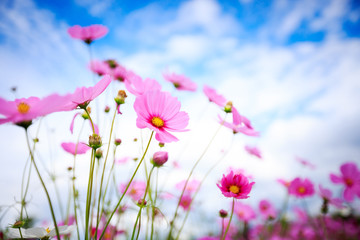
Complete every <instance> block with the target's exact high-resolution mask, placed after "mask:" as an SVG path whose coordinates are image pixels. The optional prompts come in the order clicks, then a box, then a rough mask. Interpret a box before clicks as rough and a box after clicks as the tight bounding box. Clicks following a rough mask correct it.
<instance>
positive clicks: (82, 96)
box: [65, 75, 111, 110]
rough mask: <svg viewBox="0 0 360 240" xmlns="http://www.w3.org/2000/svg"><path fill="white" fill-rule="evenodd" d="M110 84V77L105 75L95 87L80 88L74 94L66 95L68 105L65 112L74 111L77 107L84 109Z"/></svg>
mask: <svg viewBox="0 0 360 240" xmlns="http://www.w3.org/2000/svg"><path fill="white" fill-rule="evenodd" d="M110 82H111V77H110V76H109V75H105V76H104V77H103V78H102V79H101V80H100V81H99V82H98V83H97V84H96V85H95V86H93V87H87V88H86V87H81V88H77V89H76V90H75V92H74V93H72V94H68V95H67V96H66V97H67V99H68V104H67V105H66V107H65V109H66V110H71V109H75V108H77V107H78V106H79V107H86V106H87V105H88V104H89V102H90V101H92V100H94V99H95V98H96V97H97V96H99V95H100V94H101V93H102V92H103V91H104V90H105V89H106V88H107V86H109V84H110Z"/></svg>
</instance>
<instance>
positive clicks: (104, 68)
mask: <svg viewBox="0 0 360 240" xmlns="http://www.w3.org/2000/svg"><path fill="white" fill-rule="evenodd" d="M89 69H90V70H91V71H92V72H93V73H95V74H97V75H99V76H103V75H106V74H110V73H111V69H110V67H109V65H108V64H107V63H106V62H104V61H98V60H92V61H91V62H90V64H89Z"/></svg>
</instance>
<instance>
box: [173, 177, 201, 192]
mask: <svg viewBox="0 0 360 240" xmlns="http://www.w3.org/2000/svg"><path fill="white" fill-rule="evenodd" d="M185 184H186V180H183V181H181V182H179V183H177V184H176V185H175V188H177V189H178V190H181V191H182V190H183V189H184V186H185ZM199 186H200V181H199V180H196V179H193V180H191V181H189V182H188V183H187V184H186V188H185V192H188V193H193V192H195V191H196V189H198V187H199Z"/></svg>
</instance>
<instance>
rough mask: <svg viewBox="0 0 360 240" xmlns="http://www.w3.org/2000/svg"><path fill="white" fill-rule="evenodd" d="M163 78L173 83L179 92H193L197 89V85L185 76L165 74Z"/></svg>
mask: <svg viewBox="0 0 360 240" xmlns="http://www.w3.org/2000/svg"><path fill="white" fill-rule="evenodd" d="M163 77H164V79H165V80H166V81H168V82H171V83H172V84H173V85H174V87H175V88H176V89H177V90H181V91H192V92H195V91H196V89H197V85H196V83H194V82H193V81H191V80H190V78H188V77H186V76H185V75H181V74H176V73H163Z"/></svg>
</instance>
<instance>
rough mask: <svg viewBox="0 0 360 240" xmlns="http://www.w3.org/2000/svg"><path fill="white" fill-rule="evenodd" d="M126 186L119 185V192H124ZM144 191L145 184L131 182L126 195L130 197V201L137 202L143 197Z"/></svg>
mask: <svg viewBox="0 0 360 240" xmlns="http://www.w3.org/2000/svg"><path fill="white" fill-rule="evenodd" d="M126 186H127V184H121V185H120V191H121V192H124V191H125V189H126ZM145 189H146V183H145V182H143V181H132V182H131V183H130V186H129V188H128V190H127V192H126V195H128V196H129V197H131V199H132V200H134V201H135V202H137V201H138V200H139V199H141V198H142V197H143V196H144V193H145Z"/></svg>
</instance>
